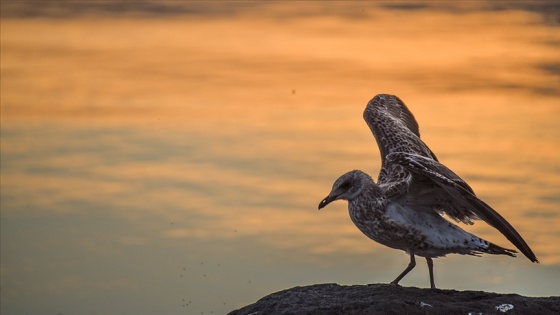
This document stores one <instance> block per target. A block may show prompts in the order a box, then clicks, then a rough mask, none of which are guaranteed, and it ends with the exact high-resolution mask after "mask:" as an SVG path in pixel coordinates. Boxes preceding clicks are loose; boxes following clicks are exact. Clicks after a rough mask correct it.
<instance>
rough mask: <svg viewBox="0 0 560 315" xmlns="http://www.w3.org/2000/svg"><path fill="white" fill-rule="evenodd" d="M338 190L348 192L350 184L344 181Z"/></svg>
mask: <svg viewBox="0 0 560 315" xmlns="http://www.w3.org/2000/svg"><path fill="white" fill-rule="evenodd" d="M339 187H340V189H341V190H348V189H350V182H349V181H345V182H343V183H342V184H340V186H339Z"/></svg>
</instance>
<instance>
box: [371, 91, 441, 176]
mask: <svg viewBox="0 0 560 315" xmlns="http://www.w3.org/2000/svg"><path fill="white" fill-rule="evenodd" d="M364 120H365V121H366V123H367V125H368V126H369V128H370V130H371V132H372V133H373V136H374V137H375V140H376V141H377V145H378V146H379V151H380V153H381V164H382V169H383V168H384V167H386V163H385V159H386V156H387V155H388V154H390V153H393V152H408V153H415V154H419V155H422V156H426V157H430V158H432V159H434V160H436V161H437V158H436V155H435V154H434V153H433V152H432V151H431V150H430V148H428V146H427V145H426V144H425V143H424V142H423V141H422V140H420V131H419V128H418V123H417V122H416V119H415V118H414V115H412V112H411V111H410V110H409V109H408V107H406V105H405V104H404V102H403V101H402V100H401V99H399V98H398V97H397V96H395V95H389V94H378V95H376V96H375V97H374V98H373V99H371V100H370V101H369V102H368V104H367V106H366V109H365V110H364ZM382 172H383V170H382ZM380 175H382V174H380Z"/></svg>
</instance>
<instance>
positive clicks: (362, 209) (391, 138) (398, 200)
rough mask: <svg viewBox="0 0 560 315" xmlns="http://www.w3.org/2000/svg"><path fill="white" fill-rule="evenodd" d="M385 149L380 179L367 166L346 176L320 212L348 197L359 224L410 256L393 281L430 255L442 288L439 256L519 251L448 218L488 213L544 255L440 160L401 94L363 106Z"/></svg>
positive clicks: (519, 243)
mask: <svg viewBox="0 0 560 315" xmlns="http://www.w3.org/2000/svg"><path fill="white" fill-rule="evenodd" d="M364 120H365V121H366V123H367V125H368V126H369V128H370V129H371V132H372V133H373V136H374V137H375V139H376V141H377V145H378V146H379V150H380V153H381V171H380V172H379V176H378V179H377V183H375V182H374V180H373V179H372V178H371V177H370V176H369V175H368V174H366V173H364V172H362V171H360V170H354V171H350V172H348V173H346V174H344V175H342V176H341V177H339V178H338V179H337V180H336V181H335V182H334V184H333V187H332V189H331V192H330V193H329V195H328V196H327V197H326V198H325V199H323V200H322V201H321V202H320V203H319V210H320V209H322V208H324V207H325V206H326V205H328V204H329V203H331V202H333V201H335V200H346V201H348V211H349V214H350V218H351V220H352V222H354V224H355V225H356V227H358V229H359V230H360V231H361V232H362V233H363V234H365V235H366V236H367V237H369V238H370V239H372V240H374V241H376V242H378V243H380V244H382V245H385V246H387V247H390V248H394V249H399V250H404V251H405V252H406V253H408V254H409V255H410V262H409V264H408V266H407V267H406V269H405V270H404V271H403V272H402V273H401V274H399V276H398V277H397V278H396V279H395V280H393V281H392V282H391V284H394V285H398V283H399V281H400V280H401V279H402V278H404V277H405V276H406V275H407V274H408V273H409V272H410V271H411V270H412V269H414V267H415V266H416V260H415V256H419V257H424V258H425V259H426V262H427V264H428V271H429V274H430V287H431V288H432V289H435V288H436V286H435V282H434V272H433V258H437V257H444V256H446V255H447V254H462V255H473V256H480V254H483V253H484V254H493V255H507V256H512V257H515V256H516V253H517V251H515V250H512V249H507V248H504V247H501V246H498V245H496V244H493V243H491V242H488V241H487V240H484V239H482V238H480V237H478V236H476V235H474V234H471V233H469V232H467V231H465V230H463V229H462V228H461V227H459V226H458V225H456V224H454V223H452V222H451V221H449V220H446V219H445V218H444V217H443V216H442V215H443V214H446V215H447V216H449V217H450V218H451V219H453V220H455V221H457V222H462V223H465V224H473V223H474V222H473V220H478V219H481V220H483V221H485V222H486V223H488V224H489V225H490V226H492V227H494V228H495V229H497V230H498V231H500V232H501V233H502V234H503V235H504V236H505V237H506V238H507V239H508V240H509V241H510V242H511V243H512V244H513V245H514V246H515V247H516V248H517V249H519V251H521V253H523V254H524V255H525V256H526V257H527V258H528V259H529V260H530V261H532V262H536V263H538V259H537V257H536V256H535V254H534V253H533V251H532V250H531V248H530V247H529V245H527V243H526V242H525V240H523V238H522V237H521V235H519V233H518V232H517V231H516V230H515V229H514V228H513V226H512V225H511V224H510V223H509V222H507V221H506V219H504V218H503V217H502V216H501V215H500V214H499V213H498V212H496V211H495V210H494V209H492V208H491V207H490V206H489V205H488V204H486V203H485V202H484V201H482V200H480V199H479V198H478V197H477V196H476V194H475V193H474V191H473V190H472V188H471V187H470V186H469V185H468V184H467V183H466V182H465V181H464V180H462V179H461V178H460V177H459V176H458V175H457V174H455V173H454V172H453V171H452V170H450V169H449V168H447V167H446V166H445V165H443V164H441V163H440V162H439V161H438V159H437V157H436V155H435V154H434V153H433V152H432V150H430V148H429V147H428V146H427V145H426V144H425V143H424V142H423V141H422V140H421V139H420V132H419V127H418V123H417V122H416V119H415V118H414V116H413V115H412V112H410V110H409V109H408V107H407V106H406V105H405V104H404V102H403V101H402V100H400V99H399V98H398V97H397V96H394V95H389V94H379V95H376V96H375V97H374V98H373V99H372V100H370V101H369V102H368V104H367V106H366V109H365V110H364Z"/></svg>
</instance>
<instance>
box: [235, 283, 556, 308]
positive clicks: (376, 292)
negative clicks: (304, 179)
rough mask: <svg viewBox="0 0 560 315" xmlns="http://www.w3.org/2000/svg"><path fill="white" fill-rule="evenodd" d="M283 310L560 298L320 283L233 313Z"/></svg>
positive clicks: (551, 303) (552, 304)
mask: <svg viewBox="0 0 560 315" xmlns="http://www.w3.org/2000/svg"><path fill="white" fill-rule="evenodd" d="M261 314H262V315H264V314H266V315H271V314H274V315H280V314H337V315H340V314H368V315H372V314H465V315H468V314H472V315H478V314H507V315H512V314H541V315H544V314H560V296H555V297H525V296H521V295H517V294H498V293H488V292H482V291H455V290H439V289H433V290H432V289H420V288H412V287H408V288H407V287H400V286H395V285H389V284H370V285H352V286H341V285H338V284H316V285H310V286H305V287H295V288H291V289H288V290H284V291H280V292H276V293H273V294H270V295H268V296H265V297H263V298H262V299H260V300H258V301H257V302H256V303H254V304H251V305H248V306H245V307H243V308H241V309H239V310H235V311H233V312H231V313H229V315H261Z"/></svg>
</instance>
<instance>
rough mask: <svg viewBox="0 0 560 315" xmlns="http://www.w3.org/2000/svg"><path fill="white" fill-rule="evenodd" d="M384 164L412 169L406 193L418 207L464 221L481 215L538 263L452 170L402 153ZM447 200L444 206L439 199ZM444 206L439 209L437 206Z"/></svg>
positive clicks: (396, 153)
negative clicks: (415, 201)
mask: <svg viewBox="0 0 560 315" xmlns="http://www.w3.org/2000/svg"><path fill="white" fill-rule="evenodd" d="M386 159H387V163H389V164H393V163H395V164H398V165H400V166H402V167H403V168H404V169H405V170H408V171H410V172H411V175H412V177H411V179H410V180H409V181H408V182H409V192H410V193H412V194H413V195H412V196H410V198H411V199H412V200H414V199H416V200H417V202H418V203H419V206H420V207H421V208H426V207H429V206H430V200H431V202H432V203H433V205H432V206H433V207H432V210H434V211H438V210H440V211H443V212H445V213H447V214H448V215H449V216H450V217H451V218H453V219H456V220H460V221H465V220H469V219H475V218H480V219H482V220H484V221H485V222H486V223H488V224H489V225H491V226H493V227H494V228H496V229H497V230H498V231H500V232H501V233H502V234H503V235H504V236H505V237H506V238H507V239H508V240H509V241H510V242H511V243H512V244H513V245H515V247H517V248H518V249H519V250H520V251H521V252H522V253H523V254H524V255H525V256H527V258H529V260H531V261H532V262H538V260H537V257H536V256H535V254H534V253H533V251H532V250H531V248H530V247H529V245H527V243H526V242H525V240H523V238H522V237H521V235H519V233H518V232H517V231H516V230H515V229H514V228H513V226H511V224H509V222H507V221H506V219H504V218H503V217H502V216H501V215H500V214H499V213H498V212H496V211H495V210H494V209H492V208H491V207H490V206H489V205H487V204H486V203H485V202H484V201H482V200H480V199H479V198H478V197H476V195H475V194H474V192H473V190H472V189H471V188H470V187H469V185H467V183H465V182H464V181H463V180H462V179H461V178H460V177H459V176H457V175H456V174H455V173H454V172H453V171H451V170H450V169H449V168H447V167H446V166H445V165H443V164H441V163H439V162H437V161H435V160H434V159H431V158H428V157H425V156H421V155H418V154H411V153H405V152H395V153H391V154H389V155H388V156H387V157H386ZM445 200H447V201H449V202H450V205H449V206H450V207H449V208H448V207H446V205H445V203H442V201H445ZM441 206H443V207H445V208H443V209H438V207H441Z"/></svg>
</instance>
